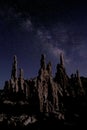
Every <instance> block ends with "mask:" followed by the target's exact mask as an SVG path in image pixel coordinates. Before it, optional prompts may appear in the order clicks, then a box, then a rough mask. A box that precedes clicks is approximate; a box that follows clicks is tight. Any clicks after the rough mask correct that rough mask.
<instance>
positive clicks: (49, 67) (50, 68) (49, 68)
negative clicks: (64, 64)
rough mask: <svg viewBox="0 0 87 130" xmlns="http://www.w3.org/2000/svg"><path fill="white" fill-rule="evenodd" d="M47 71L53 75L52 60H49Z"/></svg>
mask: <svg viewBox="0 0 87 130" xmlns="http://www.w3.org/2000/svg"><path fill="white" fill-rule="evenodd" d="M47 71H48V73H49V74H50V75H51V74H52V65H51V62H49V63H48V64H47Z"/></svg>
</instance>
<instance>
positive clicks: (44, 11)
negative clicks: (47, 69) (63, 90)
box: [0, 0, 87, 87]
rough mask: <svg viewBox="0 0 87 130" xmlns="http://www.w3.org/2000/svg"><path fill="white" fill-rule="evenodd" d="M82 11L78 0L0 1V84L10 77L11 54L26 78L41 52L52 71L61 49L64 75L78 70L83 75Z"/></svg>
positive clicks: (86, 35)
mask: <svg viewBox="0 0 87 130" xmlns="http://www.w3.org/2000/svg"><path fill="white" fill-rule="evenodd" d="M86 13H87V9H86V3H83V2H82V1H79V2H75V1H72V0H71V1H70V2H67V1H66V2H65V1H64V0H62V1H57V0H50V1H49V0H48V1H46V0H42V1H41V0H36V1H34V0H30V1H28V0H8V1H5V0H1V3H0V61H1V62H0V86H1V87H3V85H4V81H5V80H8V79H9V78H10V72H11V64H12V60H13V55H17V57H18V68H20V67H22V68H23V69H24V76H25V78H27V79H28V78H31V77H35V76H37V74H38V70H39V66H40V56H41V54H42V53H44V54H45V55H46V62H48V61H49V60H50V61H51V62H52V68H53V74H55V71H56V64H57V63H58V62H59V54H60V53H61V52H62V53H63V54H64V58H65V67H66V71H67V73H68V75H70V74H71V73H75V71H76V70H77V69H79V71H80V75H83V76H87V69H86V66H87V51H86V50H87V44H86V43H87V15H86Z"/></svg>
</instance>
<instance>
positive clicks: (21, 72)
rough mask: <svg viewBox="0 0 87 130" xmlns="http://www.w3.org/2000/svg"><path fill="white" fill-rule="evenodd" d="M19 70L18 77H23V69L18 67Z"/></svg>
mask: <svg viewBox="0 0 87 130" xmlns="http://www.w3.org/2000/svg"><path fill="white" fill-rule="evenodd" d="M19 71H20V72H19V77H20V78H21V79H22V78H23V77H24V76H23V69H21V68H20V69H19Z"/></svg>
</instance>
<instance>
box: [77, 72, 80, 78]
mask: <svg viewBox="0 0 87 130" xmlns="http://www.w3.org/2000/svg"><path fill="white" fill-rule="evenodd" d="M76 77H77V78H79V77H80V74H79V70H77V71H76Z"/></svg>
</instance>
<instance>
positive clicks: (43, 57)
mask: <svg viewBox="0 0 87 130" xmlns="http://www.w3.org/2000/svg"><path fill="white" fill-rule="evenodd" d="M40 63H41V68H43V69H46V63H45V55H44V54H42V55H41V61H40Z"/></svg>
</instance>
